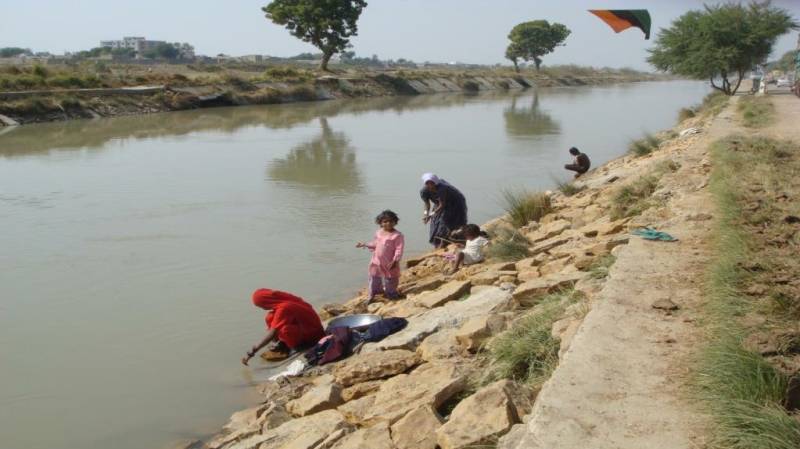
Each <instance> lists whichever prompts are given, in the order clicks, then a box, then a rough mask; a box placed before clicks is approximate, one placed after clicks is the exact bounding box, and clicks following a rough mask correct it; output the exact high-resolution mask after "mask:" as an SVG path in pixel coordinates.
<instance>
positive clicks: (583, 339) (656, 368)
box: [501, 106, 737, 449]
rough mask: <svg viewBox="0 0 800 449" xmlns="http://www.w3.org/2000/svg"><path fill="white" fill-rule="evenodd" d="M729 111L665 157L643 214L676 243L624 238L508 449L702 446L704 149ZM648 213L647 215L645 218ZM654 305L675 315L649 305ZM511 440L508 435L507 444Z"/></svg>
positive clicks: (730, 122) (732, 124) (707, 208)
mask: <svg viewBox="0 0 800 449" xmlns="http://www.w3.org/2000/svg"><path fill="white" fill-rule="evenodd" d="M734 109H735V108H734V107H733V106H731V107H728V109H727V110H725V111H724V112H723V113H722V114H720V115H719V116H718V117H717V118H716V119H715V120H714V121H713V123H712V124H711V126H710V127H709V129H708V130H707V131H706V132H705V133H704V134H703V137H702V138H700V139H698V140H696V141H695V142H694V143H693V144H691V145H690V146H688V147H686V148H683V149H675V150H665V151H672V153H671V154H670V155H669V158H670V159H672V160H674V161H675V162H678V163H679V164H680V166H681V168H680V169H679V170H677V171H676V172H675V173H673V174H669V175H666V176H665V177H664V178H662V182H661V186H662V188H661V189H659V191H658V192H656V194H657V195H662V196H667V197H668V198H669V200H668V203H667V207H665V208H662V209H661V210H651V211H648V212H647V213H646V215H645V216H644V217H643V218H644V219H645V220H646V221H649V223H650V224H651V225H652V226H653V227H655V228H657V229H659V230H663V231H666V232H669V233H670V234H672V235H673V236H675V237H677V238H679V239H680V241H679V242H675V243H664V242H650V241H645V240H643V239H640V238H638V237H631V241H630V244H629V245H626V246H623V247H620V248H619V251H618V253H617V254H616V255H617V260H616V263H615V264H614V265H613V267H612V269H611V274H610V278H609V280H608V282H607V283H606V284H605V287H604V288H603V290H602V291H601V292H600V293H599V294H598V297H597V299H596V301H595V302H594V304H593V306H592V309H591V311H590V312H589V314H588V315H587V316H586V318H585V320H584V322H583V324H582V325H581V327H580V329H579V331H578V333H577V334H576V336H575V337H574V339H573V340H572V343H571V345H570V347H569V349H568V350H567V351H566V353H565V354H564V357H563V359H562V360H561V362H560V364H559V366H558V368H557V369H556V371H555V373H554V374H553V376H552V378H551V380H550V381H548V383H546V384H545V386H544V388H543V390H542V392H541V393H540V395H539V397H538V399H537V401H536V405H535V407H534V410H533V413H532V415H531V416H530V419H529V420H528V421H527V424H525V430H524V433H523V432H521V431H520V432H519V433H518V435H519V434H522V435H521V437H519V439H516V438H514V439H515V440H516V441H515V442H513V443H511V444H509V445H507V446H501V447H508V448H514V449H533V448H541V449H545V448H546V449H558V448H565V449H574V448H592V449H603V448H615V449H617V448H619V449H648V448H654V449H655V448H659V449H667V448H669V449H673V448H674V449H679V448H681V449H682V448H696V447H700V446H702V444H703V442H704V437H703V435H704V426H705V418H704V417H703V416H702V415H701V414H700V413H699V412H698V409H697V407H695V406H694V405H693V404H691V403H690V401H689V399H688V398H687V395H686V387H687V382H688V380H689V379H688V358H689V357H690V356H691V354H692V351H693V349H694V348H695V347H696V346H697V343H698V342H699V341H700V340H701V338H702V329H701V328H700V325H699V324H698V316H699V309H698V308H699V306H700V302H701V297H702V295H701V285H702V281H703V276H704V269H705V267H706V265H707V263H708V261H709V257H710V252H709V251H710V249H709V246H708V242H709V238H710V233H711V224H712V220H711V217H712V214H713V213H714V211H713V204H712V201H711V198H710V193H709V191H708V188H707V187H706V185H707V182H708V172H709V171H710V161H709V160H708V159H707V157H708V145H709V144H710V143H711V142H713V141H715V140H716V139H718V138H720V137H723V136H725V135H727V134H729V133H732V132H735V130H736V129H737V123H736V121H735V119H734V118H733V111H734ZM648 218H649V220H648ZM659 301H666V303H667V304H669V303H670V302H671V303H674V304H675V305H677V307H679V308H678V309H677V310H675V311H665V310H661V309H656V308H654V307H653V305H654V304H655V303H657V302H659ZM509 442H511V441H509Z"/></svg>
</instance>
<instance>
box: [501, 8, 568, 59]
mask: <svg viewBox="0 0 800 449" xmlns="http://www.w3.org/2000/svg"><path fill="white" fill-rule="evenodd" d="M570 33H571V31H570V30H569V28H567V27H566V26H564V25H562V24H560V23H553V24H552V25H551V24H550V22H548V21H546V20H533V21H530V22H523V23H520V24H519V25H517V26H515V27H514V28H512V29H511V32H510V33H509V34H508V39H509V40H510V41H511V43H510V44H508V48H506V58H508V59H511V62H513V63H514V67H515V68H516V69H517V70H519V68H518V67H517V59H524V60H526V61H530V60H533V62H534V63H535V64H536V70H539V67H541V65H542V57H543V56H544V55H546V54H549V53H552V52H553V50H555V48H556V47H558V46H561V45H564V41H565V40H566V39H567V36H569V35H570ZM512 58H513V59H512Z"/></svg>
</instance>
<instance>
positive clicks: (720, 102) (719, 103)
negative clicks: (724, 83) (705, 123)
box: [698, 91, 730, 116]
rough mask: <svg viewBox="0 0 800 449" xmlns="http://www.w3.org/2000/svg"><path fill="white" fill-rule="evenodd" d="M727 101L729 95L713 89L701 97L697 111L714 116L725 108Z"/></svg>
mask: <svg viewBox="0 0 800 449" xmlns="http://www.w3.org/2000/svg"><path fill="white" fill-rule="evenodd" d="M728 101H730V97H729V96H727V95H725V94H724V93H722V92H719V91H714V92H711V93H710V94H708V95H706V96H705V97H704V98H703V102H702V103H701V104H700V108H699V109H698V111H699V112H701V113H703V114H706V115H710V116H715V115H717V114H719V113H720V112H722V110H723V109H725V106H727V105H728Z"/></svg>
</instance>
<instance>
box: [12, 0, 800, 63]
mask: <svg viewBox="0 0 800 449" xmlns="http://www.w3.org/2000/svg"><path fill="white" fill-rule="evenodd" d="M267 3H269V1H268V0H235V1H220V0H192V1H188V0H136V1H134V2H119V3H118V2H112V1H109V0H102V1H101V0H78V1H74V0H73V1H66V0H0V11H1V12H2V13H0V47H11V46H15V47H24V48H31V49H33V50H34V51H50V52H52V53H63V52H64V51H78V50H85V49H89V48H92V47H96V46H98V44H99V42H100V41H101V40H110V39H119V38H122V37H123V36H144V37H146V38H148V39H153V40H166V41H170V42H188V43H190V44H192V45H194V46H195V49H196V52H197V53H198V54H204V55H216V54H218V53H225V54H229V55H246V54H267V55H273V56H291V55H295V54H298V53H302V52H309V51H310V52H315V51H316V50H315V48H314V47H313V46H311V45H310V44H306V43H304V42H302V41H300V40H298V39H297V38H295V37H293V36H291V35H290V34H289V32H288V31H287V30H285V29H284V28H283V27H280V26H278V25H274V24H272V23H271V22H269V21H268V20H267V19H265V18H264V14H263V12H262V11H261V7H262V6H264V5H266V4H267ZM368 3H369V5H368V6H367V8H366V9H365V10H364V12H363V13H362V15H361V18H360V20H359V33H358V36H357V37H355V38H353V39H352V41H351V42H352V44H353V49H352V50H354V51H355V52H356V54H357V55H359V56H372V55H373V54H377V55H378V56H379V57H380V58H381V59H398V58H406V59H411V60H414V61H417V62H423V61H436V62H450V61H459V62H465V63H477V64H495V63H504V64H507V63H508V61H505V60H504V59H503V54H504V51H505V48H506V45H507V44H508V40H507V36H508V32H509V30H510V29H511V28H512V27H513V26H514V25H516V24H517V23H520V22H524V21H528V20H536V19H546V20H549V21H551V22H553V21H555V22H559V23H563V24H564V25H566V26H567V27H568V28H570V29H571V30H572V34H571V35H570V36H569V38H568V39H567V41H566V46H564V47H560V48H558V49H557V50H556V51H555V52H554V53H553V54H551V55H548V56H546V57H545V58H544V64H545V65H547V64H551V65H552V64H580V65H591V66H596V67H603V66H608V67H632V68H636V69H649V68H650V67H649V66H648V64H647V63H646V62H645V58H646V57H647V49H648V48H650V47H651V46H652V45H653V40H652V39H654V38H655V35H656V33H657V30H658V29H659V28H663V27H668V26H669V24H670V23H671V22H672V20H674V19H675V18H677V17H678V16H680V15H681V14H683V13H685V12H686V11H688V10H691V9H698V8H701V7H702V5H703V3H704V2H703V1H700V0H368ZM706 3H709V2H706ZM773 4H775V5H777V6H780V7H782V8H785V9H787V10H789V11H790V12H791V13H792V14H793V15H794V16H795V18H796V20H798V21H800V0H774V1H773ZM626 8H647V9H648V10H649V11H650V15H651V17H652V20H653V28H652V31H653V37H652V38H651V40H649V41H646V40H644V37H643V34H642V33H641V31H639V30H638V29H628V30H626V31H623V32H622V33H620V34H615V33H614V32H613V31H612V30H611V29H610V28H609V27H608V26H607V25H606V24H605V23H603V22H602V21H601V20H600V19H598V18H596V17H595V16H593V15H591V14H589V13H588V12H587V9H626ZM796 43H797V32H796V31H794V32H792V33H790V34H789V35H786V36H783V37H782V38H781V39H780V40H779V41H778V44H777V45H776V49H775V52H774V55H777V56H780V55H781V54H783V53H784V52H786V51H788V50H791V49H793V48H795V47H796Z"/></svg>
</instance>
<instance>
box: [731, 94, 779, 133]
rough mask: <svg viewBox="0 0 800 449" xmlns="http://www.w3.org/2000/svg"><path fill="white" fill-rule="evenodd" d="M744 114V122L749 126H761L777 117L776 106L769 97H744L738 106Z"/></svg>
mask: <svg viewBox="0 0 800 449" xmlns="http://www.w3.org/2000/svg"><path fill="white" fill-rule="evenodd" d="M736 108H737V109H738V111H739V113H741V114H742V122H743V123H744V126H746V127H748V128H760V127H762V126H766V125H768V124H770V123H771V122H772V121H773V119H774V118H775V106H774V105H773V104H772V101H771V100H770V99H769V98H768V97H743V98H740V99H739V103H738V105H737V107H736Z"/></svg>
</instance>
